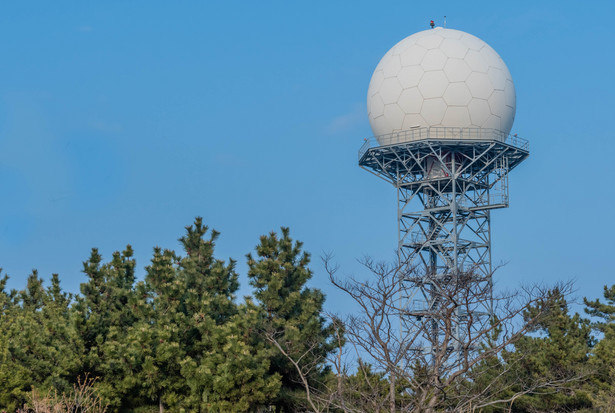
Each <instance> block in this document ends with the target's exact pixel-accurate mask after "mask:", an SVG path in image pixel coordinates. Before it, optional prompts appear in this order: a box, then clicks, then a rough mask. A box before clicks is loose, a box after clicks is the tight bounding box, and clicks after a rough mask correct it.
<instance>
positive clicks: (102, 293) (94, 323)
mask: <svg viewBox="0 0 615 413" xmlns="http://www.w3.org/2000/svg"><path fill="white" fill-rule="evenodd" d="M132 256H133V250H132V248H131V246H130V245H128V246H127V247H126V249H125V250H124V251H123V252H121V253H120V252H114V253H113V256H112V259H111V261H110V262H107V263H103V259H102V256H101V255H100V254H99V252H98V250H97V249H96V248H93V249H92V253H91V255H90V258H89V259H88V260H87V261H86V262H84V263H83V272H84V273H85V274H86V276H87V277H88V280H87V282H85V283H83V284H81V293H82V295H81V296H79V297H77V302H76V305H75V318H76V324H77V328H78V330H79V332H80V335H81V337H82V338H83V342H84V347H85V360H84V368H83V371H82V374H81V375H85V374H89V375H90V377H98V378H100V379H99V380H98V381H97V383H96V387H97V389H98V390H99V392H100V394H101V396H102V397H103V398H104V400H105V401H106V402H107V403H109V405H110V407H111V408H121V407H123V406H124V405H125V403H126V401H127V400H128V399H129V395H130V394H132V393H133V392H134V386H135V385H137V384H138V383H137V382H136V380H133V381H132V382H131V381H130V377H128V378H127V377H126V366H127V364H130V363H129V360H127V359H126V354H125V351H124V350H123V349H124V347H125V344H126V336H125V334H126V331H127V329H128V328H130V327H131V326H132V325H133V324H134V323H135V322H136V321H137V316H136V315H135V311H134V310H135V308H134V305H133V303H134V301H135V297H134V294H135V290H134V282H135V266H136V263H135V260H134V259H133V258H132Z"/></svg>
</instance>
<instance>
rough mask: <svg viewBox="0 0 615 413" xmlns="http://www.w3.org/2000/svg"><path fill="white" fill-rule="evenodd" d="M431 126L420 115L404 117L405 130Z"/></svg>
mask: <svg viewBox="0 0 615 413" xmlns="http://www.w3.org/2000/svg"><path fill="white" fill-rule="evenodd" d="M425 126H429V124H428V123H427V121H426V120H425V119H423V117H422V116H421V115H420V114H418V113H408V114H406V116H405V117H404V123H403V124H402V128H403V130H410V129H414V128H416V127H425Z"/></svg>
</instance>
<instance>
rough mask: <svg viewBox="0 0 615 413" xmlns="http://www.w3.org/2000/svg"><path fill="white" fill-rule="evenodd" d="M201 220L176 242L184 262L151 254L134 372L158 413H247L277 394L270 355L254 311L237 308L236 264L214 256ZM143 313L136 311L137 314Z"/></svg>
mask: <svg viewBox="0 0 615 413" xmlns="http://www.w3.org/2000/svg"><path fill="white" fill-rule="evenodd" d="M207 233H208V228H207V227H206V226H204V225H203V222H202V219H201V218H196V220H195V222H194V225H192V226H189V227H187V228H186V235H185V236H184V237H182V238H181V239H180V242H181V244H182V246H183V249H184V251H185V253H186V255H185V256H183V257H182V256H179V255H177V254H176V253H175V252H173V251H168V250H165V251H162V250H161V249H159V248H157V249H155V251H154V257H153V259H152V263H151V265H150V266H149V267H147V275H146V278H145V283H144V284H139V285H138V288H137V290H138V291H139V292H138V293H137V297H140V296H141V295H143V296H144V297H146V299H145V300H141V301H140V304H139V305H138V307H139V308H143V311H142V312H143V313H144V314H146V316H145V317H144V320H147V321H145V322H143V323H141V322H139V323H137V324H135V325H134V326H133V327H132V328H131V329H130V330H129V333H128V334H129V336H130V337H134V339H133V338H131V339H130V341H131V342H134V343H141V344H143V345H144V346H145V347H146V348H144V349H143V354H144V357H143V361H142V363H143V369H142V370H141V371H139V372H136V374H135V376H137V377H140V379H141V380H142V382H143V390H142V393H143V394H144V396H146V397H147V398H149V399H150V400H152V401H156V402H157V403H158V405H159V407H160V410H163V409H164V408H170V409H171V410H178V409H185V410H191V411H247V410H250V409H254V408H255V407H257V406H258V405H262V403H263V401H264V400H265V399H266V396H267V394H269V393H272V392H273V393H275V392H277V390H278V388H279V378H278V377H277V376H275V375H272V374H269V373H268V370H269V359H268V355H269V353H268V351H267V349H265V348H264V347H263V346H262V343H259V342H258V340H255V337H256V335H255V334H254V332H253V329H254V325H255V323H256V322H257V317H258V313H257V311H256V310H255V307H254V305H251V304H250V303H246V304H245V305H242V306H238V305H237V304H236V303H235V301H234V300H235V292H236V291H237V288H238V285H239V284H238V281H237V273H236V272H235V262H234V261H232V260H230V261H229V263H228V264H227V263H225V262H224V261H222V260H219V259H216V258H215V256H214V247H215V241H216V239H217V237H218V235H219V234H218V232H216V231H211V232H210V233H209V239H205V236H206V235H207ZM140 312H141V310H140Z"/></svg>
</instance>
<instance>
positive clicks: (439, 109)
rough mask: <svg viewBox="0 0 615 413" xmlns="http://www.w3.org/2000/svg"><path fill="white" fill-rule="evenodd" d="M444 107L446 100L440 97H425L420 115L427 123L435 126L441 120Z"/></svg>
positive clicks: (444, 110)
mask: <svg viewBox="0 0 615 413" xmlns="http://www.w3.org/2000/svg"><path fill="white" fill-rule="evenodd" d="M446 108H447V105H446V102H444V99H442V98H435V99H425V100H424V101H423V106H422V107H421V116H422V117H423V119H425V121H426V122H427V124H428V125H430V126H437V125H440V123H441V122H442V118H443V117H444V112H446Z"/></svg>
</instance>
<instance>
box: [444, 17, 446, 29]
mask: <svg viewBox="0 0 615 413" xmlns="http://www.w3.org/2000/svg"><path fill="white" fill-rule="evenodd" d="M444 28H445V29H446V16H444Z"/></svg>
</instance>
